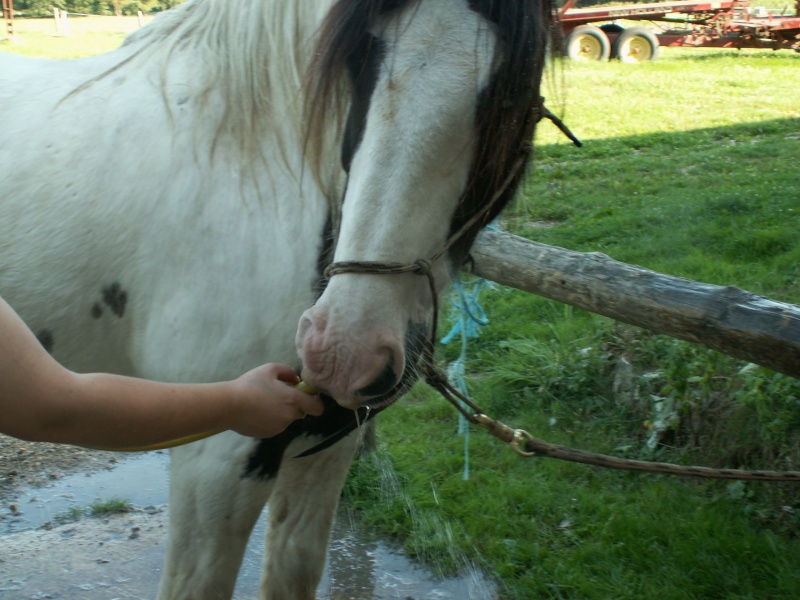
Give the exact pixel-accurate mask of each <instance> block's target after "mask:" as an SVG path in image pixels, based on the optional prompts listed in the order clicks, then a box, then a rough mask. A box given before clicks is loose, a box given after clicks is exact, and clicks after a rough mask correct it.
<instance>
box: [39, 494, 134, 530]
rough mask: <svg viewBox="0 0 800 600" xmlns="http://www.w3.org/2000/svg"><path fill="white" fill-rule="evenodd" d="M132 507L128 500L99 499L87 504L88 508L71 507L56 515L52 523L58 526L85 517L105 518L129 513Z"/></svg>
mask: <svg viewBox="0 0 800 600" xmlns="http://www.w3.org/2000/svg"><path fill="white" fill-rule="evenodd" d="M132 508H133V505H132V504H131V503H130V502H129V501H128V500H123V499H122V498H109V499H108V500H100V499H99V498H98V499H97V500H95V501H94V502H92V503H91V504H89V506H81V507H78V506H73V507H71V508H70V509H69V510H67V511H65V512H63V513H59V514H57V515H56V516H55V517H53V521H54V522H55V523H58V524H59V525H63V524H65V523H72V522H74V521H79V520H81V519H84V518H86V517H106V516H108V515H113V514H118V513H124V512H129V511H130V510H131V509H132Z"/></svg>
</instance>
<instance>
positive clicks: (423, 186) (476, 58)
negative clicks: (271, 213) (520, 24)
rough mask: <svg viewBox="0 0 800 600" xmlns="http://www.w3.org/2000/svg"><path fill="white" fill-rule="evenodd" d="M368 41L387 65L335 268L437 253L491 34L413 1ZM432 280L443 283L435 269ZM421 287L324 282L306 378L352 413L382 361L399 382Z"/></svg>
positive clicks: (312, 313)
mask: <svg viewBox="0 0 800 600" xmlns="http://www.w3.org/2000/svg"><path fill="white" fill-rule="evenodd" d="M375 34H376V35H378V37H379V38H381V39H382V40H383V41H384V42H385V43H386V44H387V55H388V57H389V58H388V59H387V61H386V63H385V64H384V65H383V67H382V69H381V72H380V76H379V79H378V82H377V85H376V88H375V91H374V93H373V97H372V103H371V105H370V110H369V113H368V117H367V125H366V128H365V132H364V137H363V141H362V142H361V145H360V147H359V150H358V152H357V153H356V155H355V157H354V159H353V164H352V168H351V177H350V180H349V182H348V186H347V196H346V198H345V202H344V210H343V215H342V227H341V236H340V240H339V244H338V245H337V248H336V254H335V260H336V261H352V260H355V261H358V260H360V261H384V262H391V263H401V264H410V263H413V262H414V261H415V260H417V259H423V258H427V257H429V256H430V255H432V254H433V253H434V252H436V250H438V249H439V248H440V247H441V246H442V245H443V244H444V242H445V240H446V237H447V232H448V227H449V224H450V221H451V218H452V214H453V211H454V210H455V207H456V203H457V201H458V199H459V197H460V195H461V192H462V191H463V190H464V187H465V186H466V179H467V176H468V173H469V169H470V166H471V164H472V158H473V152H474V148H473V146H474V143H475V137H476V134H475V129H474V126H473V123H474V121H475V110H476V105H477V97H478V94H479V92H480V91H481V90H482V89H483V88H484V86H485V85H486V84H487V82H488V79H489V76H490V75H491V66H492V57H493V55H494V52H493V51H494V36H493V35H490V32H489V29H488V26H487V25H486V24H485V23H484V22H483V21H482V19H481V18H480V17H479V16H478V15H477V14H475V13H473V12H471V11H470V10H469V9H468V8H467V6H466V4H465V3H463V2H435V1H434V2H422V3H420V4H419V5H413V4H412V5H411V6H410V7H409V8H407V9H406V11H405V13H404V14H402V15H401V16H400V18H394V19H392V20H391V21H390V22H388V23H385V24H384V25H383V27H382V28H381V29H380V30H379V31H376V32H375ZM436 274H437V282H438V283H439V284H440V285H442V284H444V283H446V282H447V280H448V277H447V272H446V269H444V268H443V266H442V265H438V269H437V271H436ZM427 285H428V284H427V280H426V279H425V278H423V277H420V276H419V275H415V274H407V275H381V276H378V275H360V274H357V275H354V274H340V275H337V276H336V277H334V278H333V279H332V280H331V282H330V284H329V286H328V288H327V290H326V291H325V293H324V294H323V296H322V297H321V298H320V300H319V301H318V302H317V304H316V305H315V306H314V307H313V308H311V309H309V310H308V311H306V313H305V314H304V315H303V318H302V319H301V325H300V328H299V330H298V338H297V345H298V352H299V354H300V357H301V359H302V362H303V365H304V369H303V377H304V379H306V380H307V381H309V382H310V383H311V384H312V385H315V386H318V387H319V388H320V389H324V390H327V391H329V392H330V393H331V394H332V395H333V396H334V397H335V398H337V400H338V401H339V402H340V403H341V404H343V405H350V406H353V407H355V406H358V405H359V404H360V403H362V402H363V401H364V400H365V399H364V398H362V397H359V396H358V395H357V392H358V390H360V389H362V388H363V387H365V386H366V385H368V384H369V383H370V382H371V381H372V380H373V379H374V378H375V377H376V376H377V375H378V374H379V373H380V372H381V371H382V370H383V368H384V367H385V365H386V364H387V362H388V360H389V358H390V357H393V358H394V359H395V360H394V369H395V371H396V374H397V376H398V377H399V376H400V374H401V373H402V372H403V370H404V368H405V362H404V358H405V357H404V350H403V343H404V336H405V332H406V328H407V326H408V324H409V323H410V322H414V323H425V322H426V321H427V319H428V317H429V312H430V308H431V300H430V297H429V296H430V294H429V293H428V287H427ZM352 298H370V299H371V301H370V302H367V303H364V302H352V300H351V299H352ZM420 299H422V301H420Z"/></svg>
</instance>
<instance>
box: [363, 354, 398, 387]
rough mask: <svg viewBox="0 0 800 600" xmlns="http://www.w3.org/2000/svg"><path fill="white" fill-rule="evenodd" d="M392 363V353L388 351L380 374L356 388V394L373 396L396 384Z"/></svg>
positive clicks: (396, 377) (396, 376)
mask: <svg viewBox="0 0 800 600" xmlns="http://www.w3.org/2000/svg"><path fill="white" fill-rule="evenodd" d="M394 365H395V362H394V354H393V353H390V354H389V360H388V361H386V365H385V366H384V367H383V370H382V371H381V372H380V374H379V375H378V376H377V377H376V378H375V380H374V381H373V382H372V383H370V384H369V385H367V386H365V387H363V388H361V389H360V390H358V391H357V392H356V395H357V396H360V397H363V398H374V397H376V396H383V395H385V394H388V393H389V392H391V391H392V389H393V388H394V386H396V385H397V381H398V379H399V377H398V375H397V373H396V372H395V369H394Z"/></svg>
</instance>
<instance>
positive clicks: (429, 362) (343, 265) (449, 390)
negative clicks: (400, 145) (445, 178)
mask: <svg viewBox="0 0 800 600" xmlns="http://www.w3.org/2000/svg"><path fill="white" fill-rule="evenodd" d="M530 115H531V119H530V120H529V125H528V129H529V131H528V132H527V134H526V136H525V141H524V142H523V143H522V145H521V146H520V149H519V152H518V155H517V158H516V160H515V161H514V163H513V164H512V165H511V168H510V169H509V171H508V174H507V175H506V177H505V179H504V180H503V182H502V183H501V184H500V186H499V187H498V188H497V190H496V191H495V192H494V194H493V195H492V197H491V199H490V200H489V202H487V203H486V204H485V205H484V206H483V208H481V210H479V211H478V212H477V213H475V214H474V215H473V216H472V217H471V218H470V219H468V220H467V222H466V223H464V225H462V226H461V227H460V228H459V229H458V231H456V232H455V233H453V234H451V235H450V237H449V238H447V241H446V242H445V244H444V245H443V246H442V247H441V248H440V249H439V250H438V251H436V252H435V253H434V254H432V255H431V256H430V257H428V258H421V259H418V260H416V261H414V262H413V263H410V264H403V263H392V262H379V261H370V260H348V261H339V262H334V263H331V264H330V265H328V266H327V267H326V268H325V271H324V275H325V278H326V279H330V278H331V277H333V276H334V275H341V274H344V273H350V274H362V275H402V274H404V273H413V274H415V275H424V276H425V277H427V279H428V286H429V288H430V292H431V298H432V299H433V323H432V325H431V335H430V337H429V338H428V339H427V340H426V343H425V348H424V349H423V361H422V369H423V375H424V376H425V381H426V383H428V385H430V386H431V387H433V388H435V389H437V390H438V391H439V392H440V393H441V394H442V395H443V396H444V397H445V398H446V399H447V400H449V401H450V402H451V403H453V404H454V406H456V408H458V409H459V411H460V412H461V413H462V414H464V415H465V416H466V417H467V419H469V420H470V421H473V422H474V420H473V419H474V418H473V416H472V415H471V414H468V413H467V412H466V411H465V410H464V409H463V408H462V407H461V406H460V405H458V403H457V402H454V400H453V398H452V396H453V395H455V396H457V397H459V398H461V394H460V393H459V392H458V391H457V390H456V389H454V388H453V387H452V386H451V385H450V384H449V382H448V381H447V378H446V377H445V376H444V374H443V373H442V372H441V371H440V370H439V369H437V368H436V365H435V364H434V361H433V357H434V352H435V350H434V349H435V344H436V332H437V324H438V321H439V298H438V295H437V293H436V279H435V278H434V276H433V265H434V264H435V263H436V261H437V260H439V259H440V258H442V256H444V255H445V254H446V253H447V251H448V250H450V248H452V246H453V244H455V243H456V242H457V241H458V240H459V239H461V237H463V236H464V234H466V232H467V231H469V230H470V228H472V227H473V226H474V225H475V224H476V223H478V222H479V221H480V220H481V219H483V218H484V217H485V216H486V214H488V213H489V212H490V211H491V209H492V208H493V207H494V206H495V205H496V204H497V203H498V202H499V201H500V199H501V198H502V197H503V196H504V195H505V193H506V191H507V190H508V188H509V187H510V186H511V184H512V182H513V181H514V180H515V179H516V178H517V176H518V175H520V173H521V171H522V169H523V168H524V167H525V164H526V162H527V160H528V156H529V155H530V153H531V151H532V150H533V143H532V142H531V141H530V140H531V138H532V137H533V129H534V127H535V125H536V124H537V123H538V122H539V121H541V120H542V119H549V120H550V121H552V122H553V124H554V125H555V126H556V127H558V128H559V129H560V130H561V132H562V133H563V134H564V135H565V136H567V137H568V138H569V139H570V140H571V141H572V143H573V144H575V145H576V146H577V147H579V148H580V147H581V146H582V145H583V144H582V143H581V141H580V140H579V139H578V138H576V137H575V135H573V133H572V132H571V131H570V130H569V128H567V126H566V125H565V124H564V123H563V122H562V121H561V119H559V118H558V117H557V116H555V115H554V114H553V113H552V112H550V111H549V110H548V109H547V108H546V107H545V106H544V98H541V97H540V98H539V100H538V102H534V103H533V106H532V107H531V109H530ZM465 195H466V192H464V194H463V195H462V196H461V198H462V199H463V198H464V196H465ZM462 400H465V399H464V398H462ZM468 404H469V402H468Z"/></svg>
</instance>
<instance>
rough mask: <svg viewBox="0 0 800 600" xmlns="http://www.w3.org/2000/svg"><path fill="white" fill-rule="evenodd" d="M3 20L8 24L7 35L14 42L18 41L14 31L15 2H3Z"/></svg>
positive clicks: (8, 0) (4, 0)
mask: <svg viewBox="0 0 800 600" xmlns="http://www.w3.org/2000/svg"><path fill="white" fill-rule="evenodd" d="M3 19H4V20H5V22H6V34H7V35H8V39H9V40H11V41H12V42H13V41H15V40H16V39H17V36H16V32H15V31H14V0H3Z"/></svg>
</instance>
